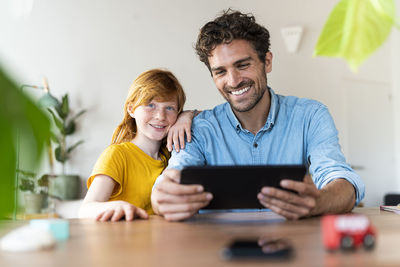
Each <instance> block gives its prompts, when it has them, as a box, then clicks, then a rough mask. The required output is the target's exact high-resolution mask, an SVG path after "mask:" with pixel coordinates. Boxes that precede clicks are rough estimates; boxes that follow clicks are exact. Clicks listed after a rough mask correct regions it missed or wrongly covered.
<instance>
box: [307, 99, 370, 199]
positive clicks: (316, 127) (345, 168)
mask: <svg viewBox="0 0 400 267" xmlns="http://www.w3.org/2000/svg"><path fill="white" fill-rule="evenodd" d="M308 133H309V134H308V136H307V143H308V147H307V160H308V163H309V164H310V173H311V175H312V177H313V180H314V183H315V184H316V186H317V188H318V189H321V188H322V187H324V186H325V185H327V184H328V183H330V182H331V181H333V180H335V179H337V178H344V179H346V180H347V181H348V182H350V183H351V184H352V185H353V186H354V189H355V192H356V203H355V205H357V204H358V203H359V202H360V201H361V200H362V199H363V198H364V194H365V185H364V183H363V181H362V180H361V178H360V177H359V176H358V175H357V174H356V173H355V172H354V171H353V169H352V168H351V167H350V165H349V164H347V163H346V160H345V157H344V155H343V153H342V151H341V148H340V145H339V138H338V131H337V129H336V127H335V124H334V121H333V119H332V117H331V115H330V114H329V111H328V109H327V108H326V106H323V105H321V106H320V107H319V108H318V109H317V110H316V111H315V113H314V114H312V116H311V120H310V125H309V132H308Z"/></svg>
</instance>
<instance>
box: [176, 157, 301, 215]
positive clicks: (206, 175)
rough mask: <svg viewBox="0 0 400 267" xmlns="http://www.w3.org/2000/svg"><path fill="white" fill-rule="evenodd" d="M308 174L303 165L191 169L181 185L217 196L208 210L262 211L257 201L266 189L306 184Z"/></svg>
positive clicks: (187, 168) (202, 167)
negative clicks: (283, 184)
mask: <svg viewBox="0 0 400 267" xmlns="http://www.w3.org/2000/svg"><path fill="white" fill-rule="evenodd" d="M305 174H306V168H305V167H304V166H301V165H262V166H237V165H235V166H188V167H185V168H184V169H183V170H182V173H181V184H200V185H202V186H203V187H204V189H205V191H206V192H210V193H212V194H213V196H214V198H213V199H212V200H211V202H210V204H209V205H208V206H207V207H205V208H204V209H262V208H264V207H263V206H262V205H261V204H260V202H259V200H258V199H257V194H258V193H259V192H260V191H261V188H262V187H264V186H271V187H277V188H281V187H280V185H279V183H280V181H281V180H283V179H291V180H295V181H303V179H304V175H305ZM281 189H282V188H281Z"/></svg>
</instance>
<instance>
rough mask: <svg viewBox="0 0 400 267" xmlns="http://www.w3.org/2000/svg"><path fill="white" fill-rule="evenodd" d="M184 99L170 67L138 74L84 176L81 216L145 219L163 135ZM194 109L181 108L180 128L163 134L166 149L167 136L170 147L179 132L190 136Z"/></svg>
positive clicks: (162, 160)
mask: <svg viewBox="0 0 400 267" xmlns="http://www.w3.org/2000/svg"><path fill="white" fill-rule="evenodd" d="M184 103H185V93H184V91H183V89H182V86H181V85H180V84H179V82H178V80H177V79H176V78H175V76H174V75H173V74H172V73H171V72H169V71H164V70H160V69H153V70H149V71H146V72H144V73H142V74H141V75H139V77H137V79H136V80H135V81H134V83H133V85H132V86H131V89H130V91H129V94H128V98H127V100H126V102H125V106H124V119H123V121H122V122H121V124H120V125H119V126H118V127H117V128H116V129H115V131H114V134H113V137H112V144H111V145H110V146H109V147H108V148H107V149H106V150H105V151H104V152H103V153H102V154H101V156H100V158H99V159H98V160H97V163H96V165H95V166H94V169H93V171H92V174H91V176H90V177H89V179H88V181H87V185H88V192H87V194H86V197H85V199H84V201H83V204H82V206H81V209H80V212H79V216H80V217H94V218H96V220H99V221H108V220H111V221H118V220H120V219H123V218H125V220H127V221H131V220H133V219H134V218H142V219H147V218H148V214H153V210H152V208H151V202H150V195H151V189H152V186H153V184H154V181H155V180H156V178H157V177H158V176H159V175H160V174H161V172H162V171H163V170H164V169H165V167H166V166H167V162H168V159H169V157H170V153H169V152H168V150H167V148H166V136H167V134H168V130H169V129H170V127H171V126H172V125H174V123H175V122H176V120H177V117H178V115H179V114H180V113H181V112H182V109H183V105H184ZM194 113H195V112H193V113H190V112H185V115H183V116H182V119H180V123H179V125H180V126H179V127H180V128H179V129H178V130H177V129H175V130H174V135H175V136H174V137H171V136H170V137H169V138H168V147H169V149H170V150H171V149H172V145H171V142H172V140H174V143H175V147H176V146H177V145H178V146H179V143H181V144H182V136H184V134H182V133H183V132H186V135H187V137H188V141H190V140H189V139H190V125H191V119H192V117H193V114H194ZM179 136H181V137H180V138H181V139H180V140H178V139H179ZM179 141H180V142H179ZM183 143H184V142H183ZM181 147H182V148H183V146H182V145H181Z"/></svg>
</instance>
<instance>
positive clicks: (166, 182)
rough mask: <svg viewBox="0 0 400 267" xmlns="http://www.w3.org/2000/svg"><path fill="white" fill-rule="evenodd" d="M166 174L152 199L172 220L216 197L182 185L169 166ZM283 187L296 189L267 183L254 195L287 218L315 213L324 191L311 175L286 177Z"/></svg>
mask: <svg viewBox="0 0 400 267" xmlns="http://www.w3.org/2000/svg"><path fill="white" fill-rule="evenodd" d="M163 175H164V179H163V180H162V181H161V182H160V183H159V184H158V185H157V186H156V187H155V188H154V190H153V193H152V195H151V202H152V206H153V210H154V212H155V213H156V214H159V215H163V216H164V217H165V219H166V220H168V221H181V220H185V219H187V218H190V217H191V216H193V215H194V214H195V213H197V211H198V210H199V209H201V208H204V207H206V206H207V205H208V204H209V203H210V201H211V200H212V198H213V196H212V194H211V193H208V192H204V187H203V186H201V185H196V184H190V185H187V184H180V182H181V171H179V170H175V169H168V170H166V171H165V172H164V174H163ZM244 182H245V181H244ZM280 186H281V187H282V188H284V189H287V190H291V191H294V192H290V191H286V190H284V189H278V188H276V187H269V186H264V187H262V188H261V192H259V193H258V195H257V194H254V197H255V198H258V200H259V202H260V204H261V205H262V206H264V207H266V208H269V209H271V210H272V211H274V212H276V213H277V214H280V215H282V216H284V217H286V218H287V219H291V220H293V219H299V218H302V217H307V216H311V215H314V213H313V212H314V211H315V207H316V205H317V200H318V197H319V195H320V192H319V190H318V189H317V188H316V186H315V184H314V182H313V181H312V179H311V177H310V176H309V175H306V176H305V177H304V181H294V180H289V179H283V180H282V181H281V182H280ZM226 187H229V184H227V185H226ZM296 192H297V194H296Z"/></svg>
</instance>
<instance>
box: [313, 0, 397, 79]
mask: <svg viewBox="0 0 400 267" xmlns="http://www.w3.org/2000/svg"><path fill="white" fill-rule="evenodd" d="M394 23H395V4H394V1H393V0H341V1H340V2H339V3H338V4H337V5H336V6H335V8H334V9H333V10H332V12H331V14H330V15H329V18H328V20H327V21H326V23H325V26H324V28H323V30H322V33H321V35H320V37H319V39H318V42H317V45H316V47H315V50H314V56H328V57H341V58H344V59H345V60H346V61H347V63H348V64H349V66H350V68H351V69H352V70H353V71H355V70H357V68H358V67H359V65H360V64H361V63H362V62H364V60H366V59H367V58H368V57H369V56H370V55H371V54H372V53H373V52H374V51H375V50H376V49H377V48H379V47H380V46H381V45H382V43H383V42H384V41H385V40H386V39H387V37H388V36H389V33H390V30H391V28H392V26H393V24H394Z"/></svg>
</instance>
